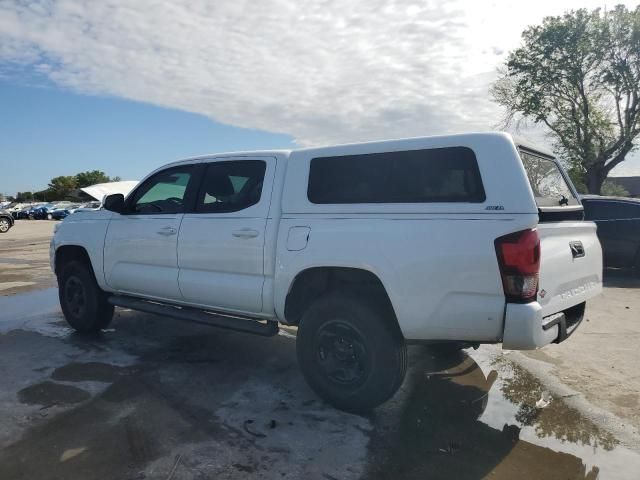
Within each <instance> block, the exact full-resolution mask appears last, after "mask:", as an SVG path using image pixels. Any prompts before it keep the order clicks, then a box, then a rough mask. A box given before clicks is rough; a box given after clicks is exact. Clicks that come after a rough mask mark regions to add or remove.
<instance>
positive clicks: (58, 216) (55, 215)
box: [50, 204, 82, 220]
mask: <svg viewBox="0 0 640 480" xmlns="http://www.w3.org/2000/svg"><path fill="white" fill-rule="evenodd" d="M81 206H82V205H80V204H72V205H69V206H68V207H65V208H56V209H55V210H53V211H52V212H51V213H50V215H51V218H52V219H53V220H62V219H64V218H67V217H68V216H69V215H71V214H72V213H75V212H76V210H77V209H78V208H80V207H81Z"/></svg>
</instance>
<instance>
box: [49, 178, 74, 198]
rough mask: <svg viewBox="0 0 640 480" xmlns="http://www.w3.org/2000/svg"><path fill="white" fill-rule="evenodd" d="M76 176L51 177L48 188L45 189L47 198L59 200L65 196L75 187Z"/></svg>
mask: <svg viewBox="0 0 640 480" xmlns="http://www.w3.org/2000/svg"><path fill="white" fill-rule="evenodd" d="M77 186H78V185H77V182H76V177H74V176H60V177H55V178H52V179H51V182H49V188H48V189H47V190H48V192H47V195H46V197H47V199H55V200H61V199H63V198H66V197H67V196H68V195H69V194H70V193H71V191H72V190H75V189H76V188H77Z"/></svg>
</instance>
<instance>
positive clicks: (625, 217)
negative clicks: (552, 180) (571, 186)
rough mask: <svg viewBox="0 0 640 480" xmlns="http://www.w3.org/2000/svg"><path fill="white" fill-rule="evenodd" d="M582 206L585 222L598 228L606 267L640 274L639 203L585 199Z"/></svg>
mask: <svg viewBox="0 0 640 480" xmlns="http://www.w3.org/2000/svg"><path fill="white" fill-rule="evenodd" d="M582 205H583V206H584V216H585V220H592V221H594V222H595V223H596V224H597V225H598V238H600V244H601V245H602V254H603V261H604V266H605V267H617V268H635V270H636V273H638V274H640V199H634V198H621V197H601V196H598V195H584V196H583V197H582Z"/></svg>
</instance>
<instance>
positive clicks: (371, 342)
mask: <svg viewBox="0 0 640 480" xmlns="http://www.w3.org/2000/svg"><path fill="white" fill-rule="evenodd" d="M388 310H389V308H387V307H386V306H382V305H381V306H378V307H377V308H376V306H374V305H372V304H371V303H370V302H366V301H364V300H361V299H359V298H357V297H349V296H344V295H337V294H333V295H327V296H325V297H322V298H320V299H318V300H317V301H316V302H314V303H313V304H312V305H311V306H310V307H309V308H308V309H307V311H306V312H305V313H304V314H303V316H302V319H301V321H300V325H299V327H298V335H297V340H296V350H297V355H298V363H299V364H300V369H301V370H302V374H303V375H304V377H305V379H306V380H307V383H308V384H309V386H310V387H311V388H312V390H313V391H314V392H315V393H316V394H317V395H318V396H320V397H321V398H322V399H323V400H325V401H326V402H328V403H329V404H331V405H333V406H334V407H336V408H339V409H341V410H345V411H348V412H354V413H361V412H366V411H369V410H371V409H373V408H375V407H377V406H378V405H380V404H382V403H384V402H385V401H387V400H389V399H390V398H391V397H392V396H393V395H394V394H395V393H396V391H397V390H398V389H399V388H400V386H401V385H402V382H403V380H404V376H405V373H406V370H407V350H406V345H405V342H404V338H403V337H402V334H401V332H400V330H399V328H398V326H397V324H396V323H395V319H394V318H393V314H392V313H391V312H389V311H388Z"/></svg>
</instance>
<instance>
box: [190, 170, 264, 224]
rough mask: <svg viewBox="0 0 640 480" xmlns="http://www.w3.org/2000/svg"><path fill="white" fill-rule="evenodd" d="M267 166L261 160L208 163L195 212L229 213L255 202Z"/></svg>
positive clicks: (258, 199) (258, 195)
mask: <svg viewBox="0 0 640 480" xmlns="http://www.w3.org/2000/svg"><path fill="white" fill-rule="evenodd" d="M266 168H267V164H266V163H265V162H264V161H262V160H234V161H229V162H215V163H211V164H209V165H208V166H207V170H206V172H205V175H204V178H203V179H202V184H201V186H200V192H199V194H198V200H197V204H196V212H197V213H230V212H238V211H240V210H244V209H245V208H249V207H250V206H252V205H255V204H256V203H258V202H259V201H260V197H261V195H262V184H263V181H264V174H265V171H266Z"/></svg>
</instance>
